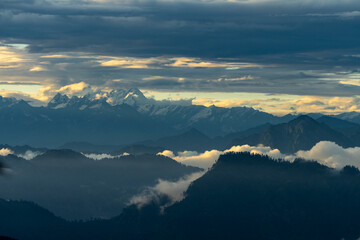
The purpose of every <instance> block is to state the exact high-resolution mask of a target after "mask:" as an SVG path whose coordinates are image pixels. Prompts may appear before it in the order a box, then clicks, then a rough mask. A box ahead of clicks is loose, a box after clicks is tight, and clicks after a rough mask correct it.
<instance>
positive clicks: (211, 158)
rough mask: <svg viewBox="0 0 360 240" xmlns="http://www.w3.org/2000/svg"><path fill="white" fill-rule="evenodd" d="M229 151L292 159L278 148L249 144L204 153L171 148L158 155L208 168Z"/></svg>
mask: <svg viewBox="0 0 360 240" xmlns="http://www.w3.org/2000/svg"><path fill="white" fill-rule="evenodd" d="M228 152H250V153H252V154H265V155H268V156H270V157H273V158H288V159H290V158H289V157H287V156H286V155H283V154H281V152H280V151H279V150H278V149H271V148H270V147H264V146H249V145H242V146H233V147H231V148H230V149H227V150H225V151H219V150H215V149H214V150H209V151H205V152H203V153H198V152H196V151H184V152H178V153H177V155H175V154H174V153H173V152H172V151H170V150H165V151H163V152H160V153H158V155H164V156H167V157H170V158H172V159H174V160H175V161H178V162H180V163H182V164H185V165H188V166H194V167H200V168H203V169H208V168H210V167H211V166H212V165H213V164H214V163H215V162H216V161H217V160H218V158H219V156H220V155H221V154H224V153H228Z"/></svg>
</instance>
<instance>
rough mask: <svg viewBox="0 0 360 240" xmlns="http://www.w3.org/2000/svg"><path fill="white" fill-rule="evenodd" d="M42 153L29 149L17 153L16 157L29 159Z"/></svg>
mask: <svg viewBox="0 0 360 240" xmlns="http://www.w3.org/2000/svg"><path fill="white" fill-rule="evenodd" d="M41 154H43V153H42V152H38V151H35V152H33V151H31V150H27V151H26V152H25V153H24V154H18V155H17V156H18V157H21V158H24V159H25V160H31V159H33V158H36V157H37V156H39V155H41Z"/></svg>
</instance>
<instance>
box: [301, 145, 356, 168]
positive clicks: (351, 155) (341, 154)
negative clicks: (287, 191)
mask: <svg viewBox="0 0 360 240" xmlns="http://www.w3.org/2000/svg"><path fill="white" fill-rule="evenodd" d="M296 156H297V157H299V158H304V159H307V160H315V161H317V162H319V163H320V164H323V165H325V166H328V167H332V168H336V169H341V168H343V167H345V166H347V165H349V166H354V167H357V168H359V169H360V147H354V148H343V147H341V146H339V145H337V144H336V143H333V142H328V141H322V142H319V143H317V144H316V145H315V146H314V147H313V148H312V149H311V150H309V151H299V152H297V153H296Z"/></svg>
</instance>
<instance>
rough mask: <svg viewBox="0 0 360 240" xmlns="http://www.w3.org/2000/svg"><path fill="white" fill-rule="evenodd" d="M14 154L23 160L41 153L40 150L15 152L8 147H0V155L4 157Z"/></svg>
mask: <svg viewBox="0 0 360 240" xmlns="http://www.w3.org/2000/svg"><path fill="white" fill-rule="evenodd" d="M10 154H14V155H16V156H17V157H20V158H23V159H25V160H31V159H33V158H35V157H37V156H39V155H41V154H42V153H41V152H38V151H31V150H27V151H26V152H25V153H20V154H16V153H15V152H14V151H13V150H11V149H9V148H2V149H0V156H3V157H6V156H7V155H10Z"/></svg>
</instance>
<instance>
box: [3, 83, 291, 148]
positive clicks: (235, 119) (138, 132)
mask: <svg viewBox="0 0 360 240" xmlns="http://www.w3.org/2000/svg"><path fill="white" fill-rule="evenodd" d="M96 96H97V95H96ZM96 96H92V95H85V96H83V97H77V96H73V97H71V98H70V97H68V96H66V95H61V94H60V93H58V94H57V95H56V96H55V97H54V98H53V99H52V100H51V101H50V102H49V103H48V105H47V106H45V107H34V106H31V105H29V104H28V103H27V102H25V101H23V100H16V99H14V98H2V97H1V98H0V110H1V115H0V124H1V126H2V127H1V128H0V143H3V144H10V145H26V144H30V145H32V146H36V147H52V148H53V147H58V146H61V145H63V144H66V143H68V142H84V141H86V142H90V143H92V144H102V145H121V144H130V143H135V142H141V141H145V140H153V139H157V138H161V137H166V136H171V135H176V134H181V133H183V132H185V131H187V130H189V129H191V128H196V129H198V130H199V131H202V132H204V133H205V134H207V135H209V136H211V137H214V136H219V135H225V134H228V133H232V132H238V131H243V130H246V129H248V128H251V127H256V126H258V125H261V124H265V123H280V122H287V121H288V120H290V119H292V118H293V117H294V116H291V115H287V116H284V117H277V116H273V115H271V114H268V113H265V112H261V111H258V110H254V109H252V108H247V107H234V108H220V107H215V106H211V107H204V106H197V105H179V104H175V103H174V104H172V103H171V102H169V101H165V102H162V101H155V100H153V99H148V98H146V97H145V96H144V95H143V94H142V93H141V91H140V90H138V89H130V90H128V91H120V90H118V91H112V92H110V93H108V95H106V96H101V97H96ZM19 136H21V137H19Z"/></svg>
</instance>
